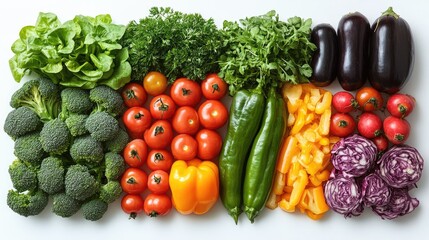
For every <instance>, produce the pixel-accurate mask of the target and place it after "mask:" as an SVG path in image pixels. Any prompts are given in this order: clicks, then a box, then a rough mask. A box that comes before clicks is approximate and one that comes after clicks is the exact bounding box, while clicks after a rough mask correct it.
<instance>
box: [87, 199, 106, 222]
mask: <svg viewBox="0 0 429 240" xmlns="http://www.w3.org/2000/svg"><path fill="white" fill-rule="evenodd" d="M107 208H108V204H107V203H105V202H104V201H102V200H100V199H98V198H96V199H92V200H90V201H88V202H85V203H84V204H82V208H81V209H82V214H83V217H84V218H85V219H86V220H90V221H97V220H99V219H101V218H102V217H103V215H104V214H105V213H106V212H107Z"/></svg>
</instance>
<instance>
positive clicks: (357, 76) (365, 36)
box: [337, 12, 370, 91]
mask: <svg viewBox="0 0 429 240" xmlns="http://www.w3.org/2000/svg"><path fill="white" fill-rule="evenodd" d="M337 34H338V47H339V60H338V72H337V78H338V81H339V83H340V85H341V87H342V88H343V89H344V90H347V91H354V90H357V89H359V88H361V87H362V86H363V85H364V84H365V82H366V80H367V77H368V60H369V37H370V25H369V22H368V19H367V18H366V17H365V16H364V15H362V14H361V13H359V12H354V13H350V14H347V15H344V16H343V17H342V18H341V20H340V22H339V23H338V29H337Z"/></svg>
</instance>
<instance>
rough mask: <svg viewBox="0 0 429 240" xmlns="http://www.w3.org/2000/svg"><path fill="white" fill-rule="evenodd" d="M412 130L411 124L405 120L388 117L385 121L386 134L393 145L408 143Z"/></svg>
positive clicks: (384, 129)
mask: <svg viewBox="0 0 429 240" xmlns="http://www.w3.org/2000/svg"><path fill="white" fill-rule="evenodd" d="M410 130H411V127H410V124H409V123H408V121H407V120H405V119H402V118H398V117H394V116H388V117H387V118H385V119H384V121H383V131H384V134H385V135H386V137H387V139H388V140H389V141H390V142H391V143H393V144H401V143H404V142H405V141H407V139H408V136H409V135H410Z"/></svg>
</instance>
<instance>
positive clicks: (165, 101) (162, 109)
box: [149, 94, 176, 119]
mask: <svg viewBox="0 0 429 240" xmlns="http://www.w3.org/2000/svg"><path fill="white" fill-rule="evenodd" d="M149 110H150V114H152V117H153V118H155V119H169V118H171V117H173V115H174V112H175V111H176V104H175V103H174V101H173V99H172V98H171V97H170V96H168V95H165V94H161V95H158V96H155V97H154V98H152V100H151V101H150V105H149Z"/></svg>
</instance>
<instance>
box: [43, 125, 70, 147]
mask: <svg viewBox="0 0 429 240" xmlns="http://www.w3.org/2000/svg"><path fill="white" fill-rule="evenodd" d="M40 142H41V143H42V147H43V150H45V152H48V153H51V154H57V155H61V154H63V153H65V152H67V150H68V149H69V146H70V142H71V134H70V131H69V129H68V128H67V124H66V123H65V122H63V121H62V120H61V119H59V118H56V119H53V120H51V121H49V122H46V123H45V124H44V125H43V128H42V130H41V131H40Z"/></svg>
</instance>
